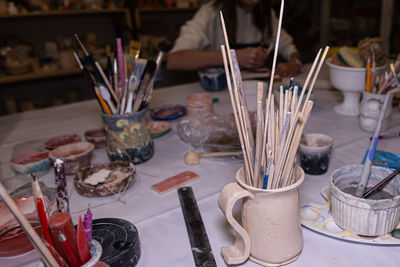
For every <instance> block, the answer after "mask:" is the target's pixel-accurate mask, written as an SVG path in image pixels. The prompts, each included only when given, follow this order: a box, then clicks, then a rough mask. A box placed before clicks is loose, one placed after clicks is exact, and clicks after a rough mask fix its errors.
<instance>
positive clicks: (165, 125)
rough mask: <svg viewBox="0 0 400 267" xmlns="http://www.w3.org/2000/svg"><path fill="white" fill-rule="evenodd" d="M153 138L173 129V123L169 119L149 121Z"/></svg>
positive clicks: (148, 124)
mask: <svg viewBox="0 0 400 267" xmlns="http://www.w3.org/2000/svg"><path fill="white" fill-rule="evenodd" d="M147 127H148V128H149V132H150V136H151V138H153V139H154V138H157V137H160V136H162V135H164V134H166V133H168V132H169V131H170V130H171V123H169V122H167V121H149V122H148V123H147Z"/></svg>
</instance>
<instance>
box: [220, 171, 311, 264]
mask: <svg viewBox="0 0 400 267" xmlns="http://www.w3.org/2000/svg"><path fill="white" fill-rule="evenodd" d="M296 177H297V180H296V182H294V183H293V184H292V185H290V186H287V187H284V188H278V189H270V190H265V189H260V188H255V187H252V186H249V185H247V184H246V183H245V180H244V173H243V168H241V169H239V171H238V172H237V173H236V181H237V183H230V184H228V185H226V186H225V187H224V188H223V189H222V191H221V193H220V195H219V199H218V204H219V207H220V208H221V210H222V211H223V212H224V214H225V216H226V218H227V220H228V222H229V224H230V225H231V226H232V227H233V229H234V230H235V231H236V232H237V235H236V240H235V244H234V245H233V246H232V247H223V248H222V249H221V254H222V256H223V258H224V260H225V261H226V263H227V264H228V265H231V264H241V263H243V262H244V261H246V260H247V259H248V258H250V260H252V261H254V262H256V263H258V264H262V265H264V266H280V265H284V264H288V263H290V262H292V261H295V260H296V259H297V258H298V257H299V255H300V252H301V250H302V248H303V237H302V232H301V225H300V215H299V186H300V185H301V183H302V182H303V181H304V171H303V170H302V169H301V168H300V167H298V166H296ZM240 199H243V200H242V201H243V202H242V203H243V206H242V209H241V213H242V225H240V224H239V223H238V222H237V221H236V220H235V219H234V218H233V215H232V208H233V207H234V205H235V203H236V201H238V200H240Z"/></svg>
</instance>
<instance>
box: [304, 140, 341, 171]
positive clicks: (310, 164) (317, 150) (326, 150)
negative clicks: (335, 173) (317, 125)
mask: <svg viewBox="0 0 400 267" xmlns="http://www.w3.org/2000/svg"><path fill="white" fill-rule="evenodd" d="M332 144H333V139H332V137H330V136H328V135H325V134H319V133H311V134H304V135H303V136H302V137H301V140H300V145H299V154H300V165H301V168H303V170H304V172H305V173H307V174H313V175H319V174H324V173H325V172H326V171H327V170H328V167H329V159H330V157H331V152H332Z"/></svg>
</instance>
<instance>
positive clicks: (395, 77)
mask: <svg viewBox="0 0 400 267" xmlns="http://www.w3.org/2000/svg"><path fill="white" fill-rule="evenodd" d="M390 70H391V71H392V73H393V76H394V79H395V81H396V85H397V88H399V89H400V81H399V77H398V76H397V74H396V71H395V69H394V66H393V63H390Z"/></svg>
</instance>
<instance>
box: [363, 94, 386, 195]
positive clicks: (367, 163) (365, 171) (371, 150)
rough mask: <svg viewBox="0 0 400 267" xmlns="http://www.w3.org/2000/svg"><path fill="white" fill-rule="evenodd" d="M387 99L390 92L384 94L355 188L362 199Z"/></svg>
mask: <svg viewBox="0 0 400 267" xmlns="http://www.w3.org/2000/svg"><path fill="white" fill-rule="evenodd" d="M389 97H390V92H389V93H387V94H386V97H385V101H384V102H383V105H382V106H381V111H380V114H379V119H378V123H377V125H376V128H375V133H374V138H373V139H372V142H371V144H370V146H369V152H368V156H367V158H366V160H365V163H364V166H363V169H362V172H361V177H360V181H359V183H358V186H357V190H356V197H362V195H363V194H364V191H365V187H366V186H367V184H368V180H369V175H370V173H371V165H372V160H373V159H374V154H375V149H376V145H377V143H378V136H379V133H380V131H381V127H382V120H383V116H384V114H385V110H386V107H387V105H388V102H389Z"/></svg>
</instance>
